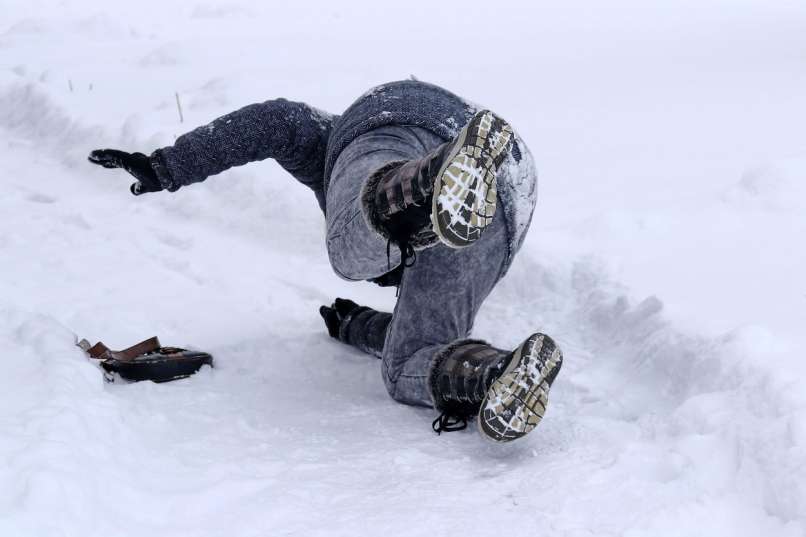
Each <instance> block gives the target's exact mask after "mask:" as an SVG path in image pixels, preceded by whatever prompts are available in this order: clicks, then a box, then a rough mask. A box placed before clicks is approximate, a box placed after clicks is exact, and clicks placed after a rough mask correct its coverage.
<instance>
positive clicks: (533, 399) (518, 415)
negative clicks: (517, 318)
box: [478, 333, 563, 442]
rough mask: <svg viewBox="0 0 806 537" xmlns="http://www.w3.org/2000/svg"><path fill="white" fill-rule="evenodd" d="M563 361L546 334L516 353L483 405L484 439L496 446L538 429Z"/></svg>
mask: <svg viewBox="0 0 806 537" xmlns="http://www.w3.org/2000/svg"><path fill="white" fill-rule="evenodd" d="M562 361H563V355H562V351H561V350H560V348H559V347H558V346H557V344H556V343H555V342H554V340H553V339H551V338H550V337H549V336H547V335H545V334H540V333H536V334H532V335H531V336H529V337H528V338H527V339H526V341H524V342H523V343H522V344H521V345H520V346H519V347H518V348H517V349H515V352H513V353H512V360H510V362H509V364H508V365H507V367H506V369H504V372H503V374H502V375H501V376H500V377H499V378H498V379H496V380H495V381H494V382H493V384H492V385H491V386H490V389H489V390H487V395H486V396H485V397H484V399H483V400H482V402H481V408H480V410H479V416H478V425H479V432H480V433H481V434H482V436H484V437H486V438H488V439H490V440H493V441H494V442H511V441H513V440H517V439H518V438H521V437H522V436H524V435H526V434H528V433H529V432H531V431H532V429H534V428H535V427H537V424H538V423H540V420H542V419H543V415H544V414H545V412H546V406H547V405H548V396H549V388H551V383H552V382H553V381H554V378H555V377H556V376H557V373H559V372H560V368H561V367H562Z"/></svg>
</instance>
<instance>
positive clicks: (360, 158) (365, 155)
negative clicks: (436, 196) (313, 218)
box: [326, 126, 510, 406]
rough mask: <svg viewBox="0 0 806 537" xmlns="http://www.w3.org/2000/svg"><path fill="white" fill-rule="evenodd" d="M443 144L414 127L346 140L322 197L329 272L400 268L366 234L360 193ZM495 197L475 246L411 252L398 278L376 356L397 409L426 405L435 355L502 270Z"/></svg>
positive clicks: (350, 274)
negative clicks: (394, 164)
mask: <svg viewBox="0 0 806 537" xmlns="http://www.w3.org/2000/svg"><path fill="white" fill-rule="evenodd" d="M443 142H444V140H443V139H442V138H439V137H438V136H436V135H434V134H432V133H431V132H430V131H427V130H425V129H422V128H419V127H413V126H412V127H409V126H385V127H380V128H377V129H375V130H372V131H370V132H368V133H366V134H363V135H361V136H359V137H358V138H356V139H355V140H353V141H352V142H351V143H350V144H349V145H348V146H347V147H346V148H345V149H344V151H342V153H341V155H339V157H338V159H337V160H336V163H335V166H334V168H333V172H332V175H331V179H330V185H329V188H328V191H327V200H326V203H327V250H328V256H329V258H330V263H331V265H332V266H333V269H334V270H335V271H336V273H337V274H338V275H339V276H341V277H342V278H345V279H347V280H366V279H369V278H375V277H378V276H380V275H382V274H384V273H386V272H388V271H389V263H390V262H391V268H394V267H395V266H397V265H398V264H399V263H400V253H399V251H398V249H397V248H396V247H394V246H393V247H392V249H391V259H390V260H388V259H387V241H386V239H384V238H383V237H381V236H380V235H378V234H377V233H376V232H375V231H373V230H372V229H370V227H369V226H368V225H367V223H366V222H365V220H364V216H363V214H362V207H361V187H362V186H363V184H364V181H365V180H366V179H367V178H368V177H369V176H370V174H372V172H374V171H375V170H377V169H378V168H380V167H381V166H382V165H384V164H385V163H387V162H389V161H392V160H409V159H415V158H419V157H421V156H423V155H425V154H426V153H428V152H429V151H430V150H431V149H433V148H435V147H436V146H438V145H440V144H441V143H443ZM503 216H504V215H503V211H502V208H501V200H500V198H499V201H498V208H497V212H496V216H495V218H494V219H493V223H492V224H491V225H490V226H489V227H488V228H487V229H486V230H485V232H484V234H483V235H482V237H481V239H479V240H478V241H477V242H476V243H475V244H473V245H472V246H470V247H468V248H464V249H461V250H455V249H451V248H448V247H447V246H445V245H443V244H438V245H436V246H434V247H431V248H428V249H426V250H422V251H419V252H417V258H416V262H415V263H414V265H413V266H411V267H408V268H406V269H405V270H404V272H403V279H402V281H401V285H400V290H399V298H398V301H397V304H396V305H395V309H394V312H393V314H392V319H391V322H390V323H389V325H388V328H387V330H386V338H385V342H384V346H383V350H382V353H381V358H382V367H381V369H382V374H383V381H384V383H385V385H386V388H387V390H388V391H389V394H390V395H391V396H392V397H393V398H394V399H395V400H397V401H399V402H401V403H406V404H411V405H423V406H432V399H431V395H430V393H429V390H428V375H429V372H430V367H431V362H432V359H433V357H434V356H435V354H436V353H437V352H438V351H439V350H440V349H442V348H443V347H445V346H446V345H448V344H450V343H452V342H454V341H456V340H458V339H464V338H466V337H468V335H469V334H470V331H471V329H472V328H473V321H474V319H475V317H476V313H477V312H478V310H479V308H480V307H481V304H482V302H484V299H485V298H487V296H488V295H489V294H490V292H491V291H492V289H493V287H495V284H496V283H498V281H499V279H500V278H501V277H502V276H503V274H504V272H505V271H506V267H508V266H509V261H510V260H508V259H507V257H508V255H509V250H508V246H507V245H508V241H509V240H510V237H509V233H510V232H509V230H508V229H507V224H506V219H505V218H503Z"/></svg>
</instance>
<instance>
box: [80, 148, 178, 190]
mask: <svg viewBox="0 0 806 537" xmlns="http://www.w3.org/2000/svg"><path fill="white" fill-rule="evenodd" d="M87 158H88V160H89V161H90V162H92V163H93V164H97V165H99V166H103V167H104V168H122V169H124V170H126V171H127V172H129V173H130V174H131V175H133V176H134V178H135V179H137V182H136V183H132V185H131V186H130V187H129V190H131V193H132V194H134V195H135V196H139V195H140V194H145V193H146V192H159V191H160V190H162V185H161V184H160V181H159V178H158V177H157V172H155V171H154V168H152V167H151V161H150V159H149V158H148V157H147V156H145V155H144V154H142V153H126V152H125V151H119V150H117V149H96V150H95V151H93V152H92V153H90V156H89V157H87Z"/></svg>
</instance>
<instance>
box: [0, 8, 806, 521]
mask: <svg viewBox="0 0 806 537" xmlns="http://www.w3.org/2000/svg"><path fill="white" fill-rule="evenodd" d="M526 4H527V3H526V2H523V3H518V4H517V5H508V6H507V7H506V8H503V7H501V5H500V4H496V3H490V2H483V3H482V2H478V3H473V2H454V1H450V2H439V3H437V2H422V3H420V2H402V3H392V4H390V3H386V2H368V1H365V2H350V3H344V4H338V3H330V2H311V1H299V2H294V3H293V5H284V6H278V5H275V3H269V2H266V3H256V2H246V1H245V0H241V1H233V2H226V1H224V0H214V1H212V2H208V1H206V2H190V3H179V2H177V3H169V2H157V1H155V0H143V1H141V2H125V3H124V2H112V1H105V2H90V1H89V0H74V1H71V2H58V1H56V0H31V1H28V2H18V1H13V0H0V172H1V173H2V175H0V185H1V186H2V195H1V196H0V211H1V212H0V214H2V220H0V276H2V277H1V278H0V357H1V358H0V360H1V361H0V364H2V374H0V535H2V536H14V537H16V536H50V535H53V536H56V535H59V536H61V535H67V536H74V535H75V536H82V537H89V536H96V535H97V536H104V537H109V536H118V535H120V536H129V535H131V536H141V535H149V536H153V537H158V536H177V535H193V536H206V535H211V536H219V535H221V536H224V535H226V536H232V535H238V536H242V535H245V536H248V535H306V536H309V535H384V536H389V537H391V536H396V535H406V536H411V535H429V536H433V535H491V534H498V535H505V534H506V535H509V534H512V535H516V534H518V535H553V536H560V535H563V536H574V537H577V536H593V535H595V536H600V535H602V536H609V535H623V536H629V537H635V536H644V535H647V536H653V537H659V536H665V535H669V536H681V535H691V536H700V535H708V536H723V535H724V536H731V537H735V536H754V537H757V536H803V535H806V484H804V483H806V389H804V375H806V365H804V358H806V356H804V350H806V332H805V331H804V319H806V283H804V282H805V281H806V280H804V274H806V248H804V239H803V237H804V236H806V186H805V185H806V145H804V137H803V125H806V69H804V63H803V61H804V57H805V56H804V54H806V5H804V4H803V3H802V2H765V1H762V0H732V1H728V0H715V1H714V2H707V3H706V2H695V1H693V0H683V1H674V2H673V1H671V0H668V1H663V2H653V3H645V2H637V1H627V2H617V3H610V2H607V3H597V2H593V1H592V0H571V1H570V2H565V3H562V4H555V5H550V4H548V3H542V2H535V3H528V4H529V5H528V6H527V5H526ZM482 21H483V24H480V22H482ZM468 33H469V34H470V37H469V38H468ZM480 33H483V34H484V35H482V36H479V34H480ZM482 38H483V39H482ZM468 39H470V40H479V39H481V40H482V46H479V47H476V48H474V47H468V46H466V45H467V43H468ZM411 73H414V74H415V75H416V76H417V78H419V79H421V80H427V81H433V82H436V83H439V84H441V85H444V86H446V87H448V88H450V89H452V90H454V91H456V92H457V93H459V94H461V95H463V96H466V97H467V98H469V99H470V100H472V101H475V102H479V103H484V105H485V106H487V107H490V108H491V109H492V110H495V111H496V112H497V113H499V114H501V115H502V116H503V117H505V118H507V119H508V120H509V121H511V122H512V123H513V125H514V126H515V128H516V129H517V130H518V131H519V133H520V134H521V135H522V136H523V138H524V139H525V140H526V141H527V143H528V144H529V147H530V148H531V150H532V152H533V154H534V157H535V161H536V162H537V165H538V168H539V170H540V186H539V188H540V195H539V201H538V205H537V212H536V213H535V218H534V220H533V223H532V227H531V230H530V233H529V236H528V238H527V240H526V243H525V245H524V248H523V250H522V252H521V254H520V257H519V258H518V259H517V260H516V261H515V263H514V265H513V267H512V270H511V272H510V274H509V275H508V276H507V278H506V279H505V280H504V281H503V282H502V283H501V284H500V286H499V287H498V288H497V289H496V290H495V292H494V293H493V295H492V296H491V297H490V298H489V300H488V302H487V303H486V304H485V306H484V307H483V309H482V311H481V313H480V316H479V318H478V321H477V324H476V333H475V335H477V336H480V337H483V338H487V339H490V340H492V341H494V342H495V343H496V344H498V345H499V346H502V347H514V346H515V345H516V344H518V343H519V342H520V341H521V340H522V339H523V338H524V337H525V336H526V335H528V334H530V333H531V332H533V331H535V330H541V331H544V332H546V333H548V334H551V335H552V336H553V337H555V339H557V341H558V342H559V343H560V344H561V346H562V347H563V350H564V353H565V358H564V366H563V371H562V373H561V374H560V376H559V378H558V380H557V382H556V385H555V387H554V388H553V389H552V392H551V395H550V404H549V408H548V412H547V414H546V418H545V419H544V420H543V422H542V423H541V425H540V426H539V428H538V429H537V430H536V431H535V432H533V433H532V434H530V435H529V437H527V439H524V440H523V441H522V442H520V443H517V444H514V445H511V446H503V447H501V446H495V445H492V444H491V443H488V442H484V441H483V440H482V439H481V438H480V437H479V436H478V435H477V434H476V432H475V431H466V432H462V433H452V434H443V435H441V436H439V437H437V436H436V435H434V433H433V432H432V431H431V429H430V422H431V420H432V419H433V417H434V413H433V412H432V411H430V410H428V409H415V408H410V407H405V406H402V405H399V404H397V403H395V402H394V401H392V400H391V399H390V398H389V397H388V396H387V394H386V392H385V390H384V387H383V384H382V382H381V379H380V371H379V362H378V361H377V360H375V359H374V358H370V357H366V356H364V355H361V354H359V353H357V352H354V351H352V350H350V349H349V348H347V347H344V346H342V345H339V344H338V343H336V342H334V341H333V340H331V339H329V338H328V337H327V335H326V333H325V331H324V327H323V324H322V321H321V319H320V318H319V316H318V313H317V308H318V306H319V305H320V304H325V303H330V301H332V299H333V298H334V297H336V296H347V297H350V298H353V299H354V300H356V301H358V302H364V303H367V304H369V305H372V306H375V307H378V308H382V309H389V308H391V307H392V306H393V304H394V292H393V291H390V290H382V289H378V288H375V287H374V286H372V285H371V284H348V283H346V282H342V281H340V280H339V279H338V278H337V277H336V276H334V275H333V274H332V271H331V270H330V268H329V266H328V262H327V256H326V254H325V252H324V240H323V235H324V225H323V221H322V217H321V215H320V214H318V208H317V206H316V203H315V200H314V198H313V196H312V195H311V194H310V192H308V191H307V190H306V189H305V188H304V187H302V186H300V185H297V184H295V183H294V182H293V180H292V179H291V178H290V177H288V176H287V175H286V174H285V173H284V172H283V171H282V170H281V169H280V168H279V167H278V166H276V165H275V164H274V163H260V164H253V165H250V166H247V167H244V168H239V169H236V170H231V171H229V172H227V173H225V174H222V175H221V176H219V177H215V178H212V179H210V180H208V181H207V182H205V183H203V184H200V185H194V186H192V187H189V188H186V189H183V190H180V191H179V192H177V193H176V194H174V195H170V194H167V193H161V194H153V195H145V196H142V197H139V198H134V197H132V196H131V195H130V194H129V192H128V185H129V182H130V179H129V177H128V176H126V175H125V173H123V172H120V171H109V170H103V169H100V168H97V167H95V166H92V165H91V164H89V163H87V162H86V160H85V158H86V154H87V153H89V151H90V150H92V149H95V148H100V147H119V148H122V149H127V150H132V151H134V150H138V151H143V152H148V151H151V150H153V149H154V148H156V147H159V146H160V145H164V144H169V143H171V141H172V140H173V139H174V137H175V136H177V135H179V134H181V133H183V132H185V131H186V130H188V129H190V128H192V127H195V126H197V125H204V124H207V123H208V122H209V121H210V120H212V119H213V118H215V117H217V116H219V115H221V114H223V113H225V112H228V111H230V110H232V109H235V108H237V107H239V106H242V105H245V104H249V103H251V102H255V101H261V100H266V99H270V98H276V97H287V98H289V99H295V100H302V101H306V102H309V103H311V104H312V105H315V106H318V107H320V108H321V109H323V110H327V111H329V112H332V113H340V112H341V111H342V110H343V109H344V108H345V107H346V106H347V105H349V104H350V103H351V102H352V100H353V99H354V98H355V97H356V96H358V95H360V94H362V93H364V92H365V91H367V89H368V88H369V87H371V86H372V85H375V84H378V83H382V82H386V81H389V80H395V79H403V78H406V77H408V76H409V74H411ZM71 88H72V91H71ZM175 92H178V93H179V96H180V98H181V101H182V106H183V112H184V117H185V121H184V123H182V124H180V123H179V115H178V111H177V108H176V102H175V97H174V93H175ZM154 334H157V335H159V336H160V338H161V339H162V341H163V342H164V343H166V344H171V345H192V346H195V347H198V348H201V349H204V350H208V351H210V352H212V353H213V354H214V355H215V357H216V360H217V362H216V364H217V367H216V368H215V369H212V370H209V369H207V370H204V371H202V372H201V373H200V374H198V375H196V376H194V377H193V378H190V379H186V380H182V381H178V382H174V383H169V384H165V385H156V384H152V383H138V384H131V385H109V384H104V383H103V381H102V376H101V373H100V371H99V370H98V368H97V367H96V366H95V365H94V364H92V363H90V362H89V361H88V360H87V359H86V358H85V357H84V356H83V354H82V353H81V351H80V350H79V349H78V348H76V347H74V338H75V337H76V336H79V337H86V338H89V339H92V340H97V339H102V340H103V341H104V342H106V343H107V344H109V345H110V346H111V347H113V348H119V347H123V346H126V345H127V344H131V343H134V342H135V341H137V340H139V339H142V338H145V337H147V336H150V335H154Z"/></svg>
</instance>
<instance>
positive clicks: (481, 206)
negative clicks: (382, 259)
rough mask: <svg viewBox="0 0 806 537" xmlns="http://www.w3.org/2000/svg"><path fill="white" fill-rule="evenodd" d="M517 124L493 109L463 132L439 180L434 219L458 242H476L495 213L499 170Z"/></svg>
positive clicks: (448, 239) (441, 233)
mask: <svg viewBox="0 0 806 537" xmlns="http://www.w3.org/2000/svg"><path fill="white" fill-rule="evenodd" d="M512 137H513V133H512V127H510V126H509V124H508V123H506V122H505V121H504V120H503V119H501V118H499V117H498V116H496V115H495V114H493V113H492V112H490V111H489V110H483V111H481V112H478V113H477V114H476V115H475V116H473V118H472V119H471V120H470V122H469V123H468V124H467V126H466V127H465V128H464V129H462V131H461V132H460V133H459V136H457V139H456V141H455V143H454V146H453V148H452V150H451V152H450V153H449V154H448V157H447V158H446V159H445V163H444V164H443V165H442V167H441V168H440V171H439V173H438V174H437V178H436V180H435V181H434V195H433V200H432V207H431V223H432V224H433V228H434V231H435V232H436V234H437V236H438V237H439V239H440V240H441V241H442V242H443V243H444V244H447V245H448V246H450V247H452V248H464V247H467V246H470V245H471V244H473V243H474V242H475V241H477V240H478V239H479V237H481V233H482V232H483V231H484V229H485V228H486V227H487V226H488V225H490V223H491V222H492V220H493V216H494V215H495V208H496V201H497V199H498V192H497V190H496V181H495V177H496V173H497V172H498V168H499V166H501V163H502V162H503V161H504V159H505V158H506V156H507V155H508V154H509V151H510V149H511V148H512Z"/></svg>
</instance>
